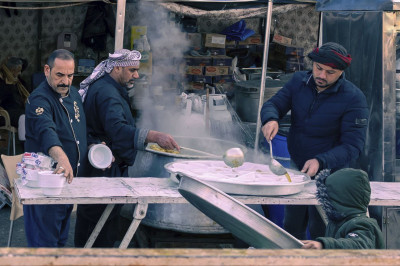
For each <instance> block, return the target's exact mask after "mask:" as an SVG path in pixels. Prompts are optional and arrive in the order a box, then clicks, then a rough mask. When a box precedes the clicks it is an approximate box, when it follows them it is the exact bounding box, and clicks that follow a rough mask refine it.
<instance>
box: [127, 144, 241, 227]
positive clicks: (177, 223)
mask: <svg viewBox="0 0 400 266" xmlns="http://www.w3.org/2000/svg"><path fill="white" fill-rule="evenodd" d="M174 139H175V140H176V141H177V142H178V144H179V145H181V146H184V147H189V148H193V149H197V150H202V151H205V152H208V153H211V154H215V155H218V156H221V158H222V155H223V154H224V152H225V151H226V150H227V149H230V148H233V147H240V148H241V149H242V150H243V151H244V152H246V151H247V149H246V147H244V146H243V145H240V144H237V143H234V142H231V141H226V140H220V139H214V138H196V137H174ZM188 159H190V160H212V159H215V157H213V156H206V155H199V154H194V153H190V152H187V151H184V150H182V154H171V153H162V152H161V153H160V152H156V151H152V150H151V149H147V150H146V151H138V153H137V156H136V159H135V163H134V165H133V166H132V167H130V168H129V176H131V177H169V176H170V174H169V172H168V171H167V170H166V169H165V168H164V165H165V164H167V163H170V162H175V161H181V160H188ZM130 212H132V210H130ZM125 216H128V217H132V215H131V214H128V215H125ZM142 223H143V224H146V225H149V226H152V227H155V228H161V229H168V230H174V231H178V232H185V233H197V234H220V233H226V232H227V230H225V229H224V228H223V227H221V226H220V225H219V224H217V223H215V222H214V221H213V220H211V219H210V218H208V217H207V216H206V215H204V214H203V213H202V212H200V211H198V210H197V209H196V208H195V207H193V206H192V205H190V204H150V205H149V207H148V210H147V215H146V217H145V218H144V219H143V220H142Z"/></svg>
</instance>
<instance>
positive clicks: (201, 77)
mask: <svg viewBox="0 0 400 266" xmlns="http://www.w3.org/2000/svg"><path fill="white" fill-rule="evenodd" d="M188 76H192V77H191V82H201V83H209V84H211V83H212V77H211V76H204V75H188Z"/></svg>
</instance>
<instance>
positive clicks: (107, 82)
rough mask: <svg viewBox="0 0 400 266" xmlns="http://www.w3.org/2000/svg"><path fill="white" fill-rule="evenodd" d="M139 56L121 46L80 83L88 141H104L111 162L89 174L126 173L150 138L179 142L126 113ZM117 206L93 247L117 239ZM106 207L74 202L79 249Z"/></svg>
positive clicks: (173, 146)
mask: <svg viewBox="0 0 400 266" xmlns="http://www.w3.org/2000/svg"><path fill="white" fill-rule="evenodd" d="M140 59H141V54H140V52H138V51H135V50H133V51H130V50H126V49H122V50H119V51H116V52H115V53H113V54H110V55H109V57H108V59H106V60H104V61H102V62H101V63H100V64H99V65H98V66H96V68H95V69H94V71H93V73H92V74H91V75H90V76H89V77H88V78H86V79H85V80H84V81H83V82H82V83H81V84H80V90H79V93H80V94H81V96H82V100H83V106H84V110H85V113H86V121H87V131H88V142H89V144H90V143H100V142H105V143H106V145H107V146H109V147H110V149H111V151H112V153H113V155H114V157H115V161H114V162H113V163H112V165H111V168H109V169H105V170H102V169H96V168H93V167H92V168H90V169H89V172H90V176H107V177H121V176H122V177H123V176H128V166H131V165H133V163H134V160H135V155H136V151H137V150H138V149H140V150H144V148H145V144H146V143H149V142H154V143H158V144H159V145H160V146H161V147H162V148H165V149H177V150H179V146H178V144H177V143H176V142H175V140H174V139H173V138H172V137H171V136H170V135H168V134H165V133H162V132H158V131H154V130H148V129H140V128H137V127H136V125H135V120H134V118H133V116H132V113H131V108H130V102H129V97H128V92H127V89H130V88H132V87H133V84H134V82H135V80H136V79H137V78H139V73H138V70H139V66H140ZM120 207H121V205H118V206H115V207H114V210H113V212H112V213H111V215H110V218H109V220H108V221H107V222H106V224H105V225H104V227H103V229H102V231H101V233H100V234H99V236H98V237H97V239H96V242H95V243H94V245H93V246H94V247H113V246H114V242H115V241H116V240H117V237H118V230H117V227H118V218H119V210H120ZM104 209H105V205H104V204H103V205H85V204H83V205H78V209H77V220H76V227H75V246H76V247H83V246H84V244H85V243H86V241H87V239H88V238H89V236H90V234H91V232H92V231H93V229H94V227H95V225H96V223H97V221H98V220H99V218H100V216H101V214H102V213H103V210H104Z"/></svg>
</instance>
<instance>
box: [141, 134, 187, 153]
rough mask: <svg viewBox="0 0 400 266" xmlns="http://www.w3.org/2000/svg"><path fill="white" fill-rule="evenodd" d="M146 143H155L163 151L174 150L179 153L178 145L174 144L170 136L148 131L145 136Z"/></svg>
mask: <svg viewBox="0 0 400 266" xmlns="http://www.w3.org/2000/svg"><path fill="white" fill-rule="evenodd" d="M146 142H147V143H149V142H155V143H157V144H158V145H159V146H160V147H161V148H163V149H167V150H173V149H176V150H178V151H180V147H179V145H178V143H176V141H175V140H174V138H173V137H172V136H171V135H168V134H166V133H162V132H159V131H154V130H150V131H149V133H148V134H147V137H146Z"/></svg>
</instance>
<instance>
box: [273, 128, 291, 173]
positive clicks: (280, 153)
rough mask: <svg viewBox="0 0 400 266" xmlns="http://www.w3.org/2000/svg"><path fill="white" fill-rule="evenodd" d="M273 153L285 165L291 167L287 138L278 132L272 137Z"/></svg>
mask: <svg viewBox="0 0 400 266" xmlns="http://www.w3.org/2000/svg"><path fill="white" fill-rule="evenodd" d="M271 144H272V153H273V155H274V158H275V159H276V160H277V161H278V162H280V163H281V164H282V165H283V166H284V167H290V154H289V151H288V148H287V138H286V137H285V136H282V135H279V134H277V135H276V136H275V138H273V139H272V143H271Z"/></svg>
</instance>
